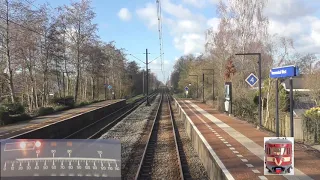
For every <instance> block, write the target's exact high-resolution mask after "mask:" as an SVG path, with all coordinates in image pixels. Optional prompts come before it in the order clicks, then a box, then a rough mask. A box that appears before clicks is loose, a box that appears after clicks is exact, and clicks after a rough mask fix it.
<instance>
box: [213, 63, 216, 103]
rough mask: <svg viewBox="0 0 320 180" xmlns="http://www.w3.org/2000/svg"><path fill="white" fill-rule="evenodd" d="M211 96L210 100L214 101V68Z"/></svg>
mask: <svg viewBox="0 0 320 180" xmlns="http://www.w3.org/2000/svg"><path fill="white" fill-rule="evenodd" d="M212 96H213V97H212V100H213V102H214V100H215V99H216V98H215V96H214V69H213V70H212ZM213 102H212V103H213Z"/></svg>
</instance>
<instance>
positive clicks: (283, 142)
mask: <svg viewBox="0 0 320 180" xmlns="http://www.w3.org/2000/svg"><path fill="white" fill-rule="evenodd" d="M292 158H293V156H292V142H291V141H290V140H288V139H286V138H275V139H269V140H268V141H266V142H265V165H266V168H267V169H268V172H269V173H272V174H287V173H290V172H291V171H292V169H293V167H292Z"/></svg>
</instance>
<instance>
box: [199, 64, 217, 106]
mask: <svg viewBox="0 0 320 180" xmlns="http://www.w3.org/2000/svg"><path fill="white" fill-rule="evenodd" d="M202 70H203V71H205V70H207V71H212V100H213V101H214V100H215V97H214V69H202ZM208 75H210V74H208Z"/></svg>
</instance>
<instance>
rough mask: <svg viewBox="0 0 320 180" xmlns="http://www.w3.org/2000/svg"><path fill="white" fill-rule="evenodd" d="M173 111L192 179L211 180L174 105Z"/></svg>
mask: <svg viewBox="0 0 320 180" xmlns="http://www.w3.org/2000/svg"><path fill="white" fill-rule="evenodd" d="M172 110H173V111H174V117H175V121H176V125H177V128H178V130H179V134H180V139H181V141H182V144H183V150H184V152H185V155H186V158H187V162H188V167H189V171H190V175H191V177H192V179H199V180H200V179H202V180H207V179H210V178H209V177H208V174H207V171H206V169H205V168H204V166H203V164H202V163H201V161H200V158H199V156H198V153H197V151H195V149H194V148H193V146H192V143H191V141H190V139H189V137H188V135H187V134H186V131H185V127H184V123H183V121H182V120H181V119H180V118H179V116H178V112H177V109H176V108H175V107H174V106H173V105H172Z"/></svg>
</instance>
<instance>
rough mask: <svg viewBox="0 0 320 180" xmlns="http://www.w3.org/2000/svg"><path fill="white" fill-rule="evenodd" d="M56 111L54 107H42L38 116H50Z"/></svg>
mask: <svg viewBox="0 0 320 180" xmlns="http://www.w3.org/2000/svg"><path fill="white" fill-rule="evenodd" d="M54 111H55V110H54V109H53V107H41V108H39V110H38V114H37V115H38V116H45V115H48V114H51V113H53V112H54Z"/></svg>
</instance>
